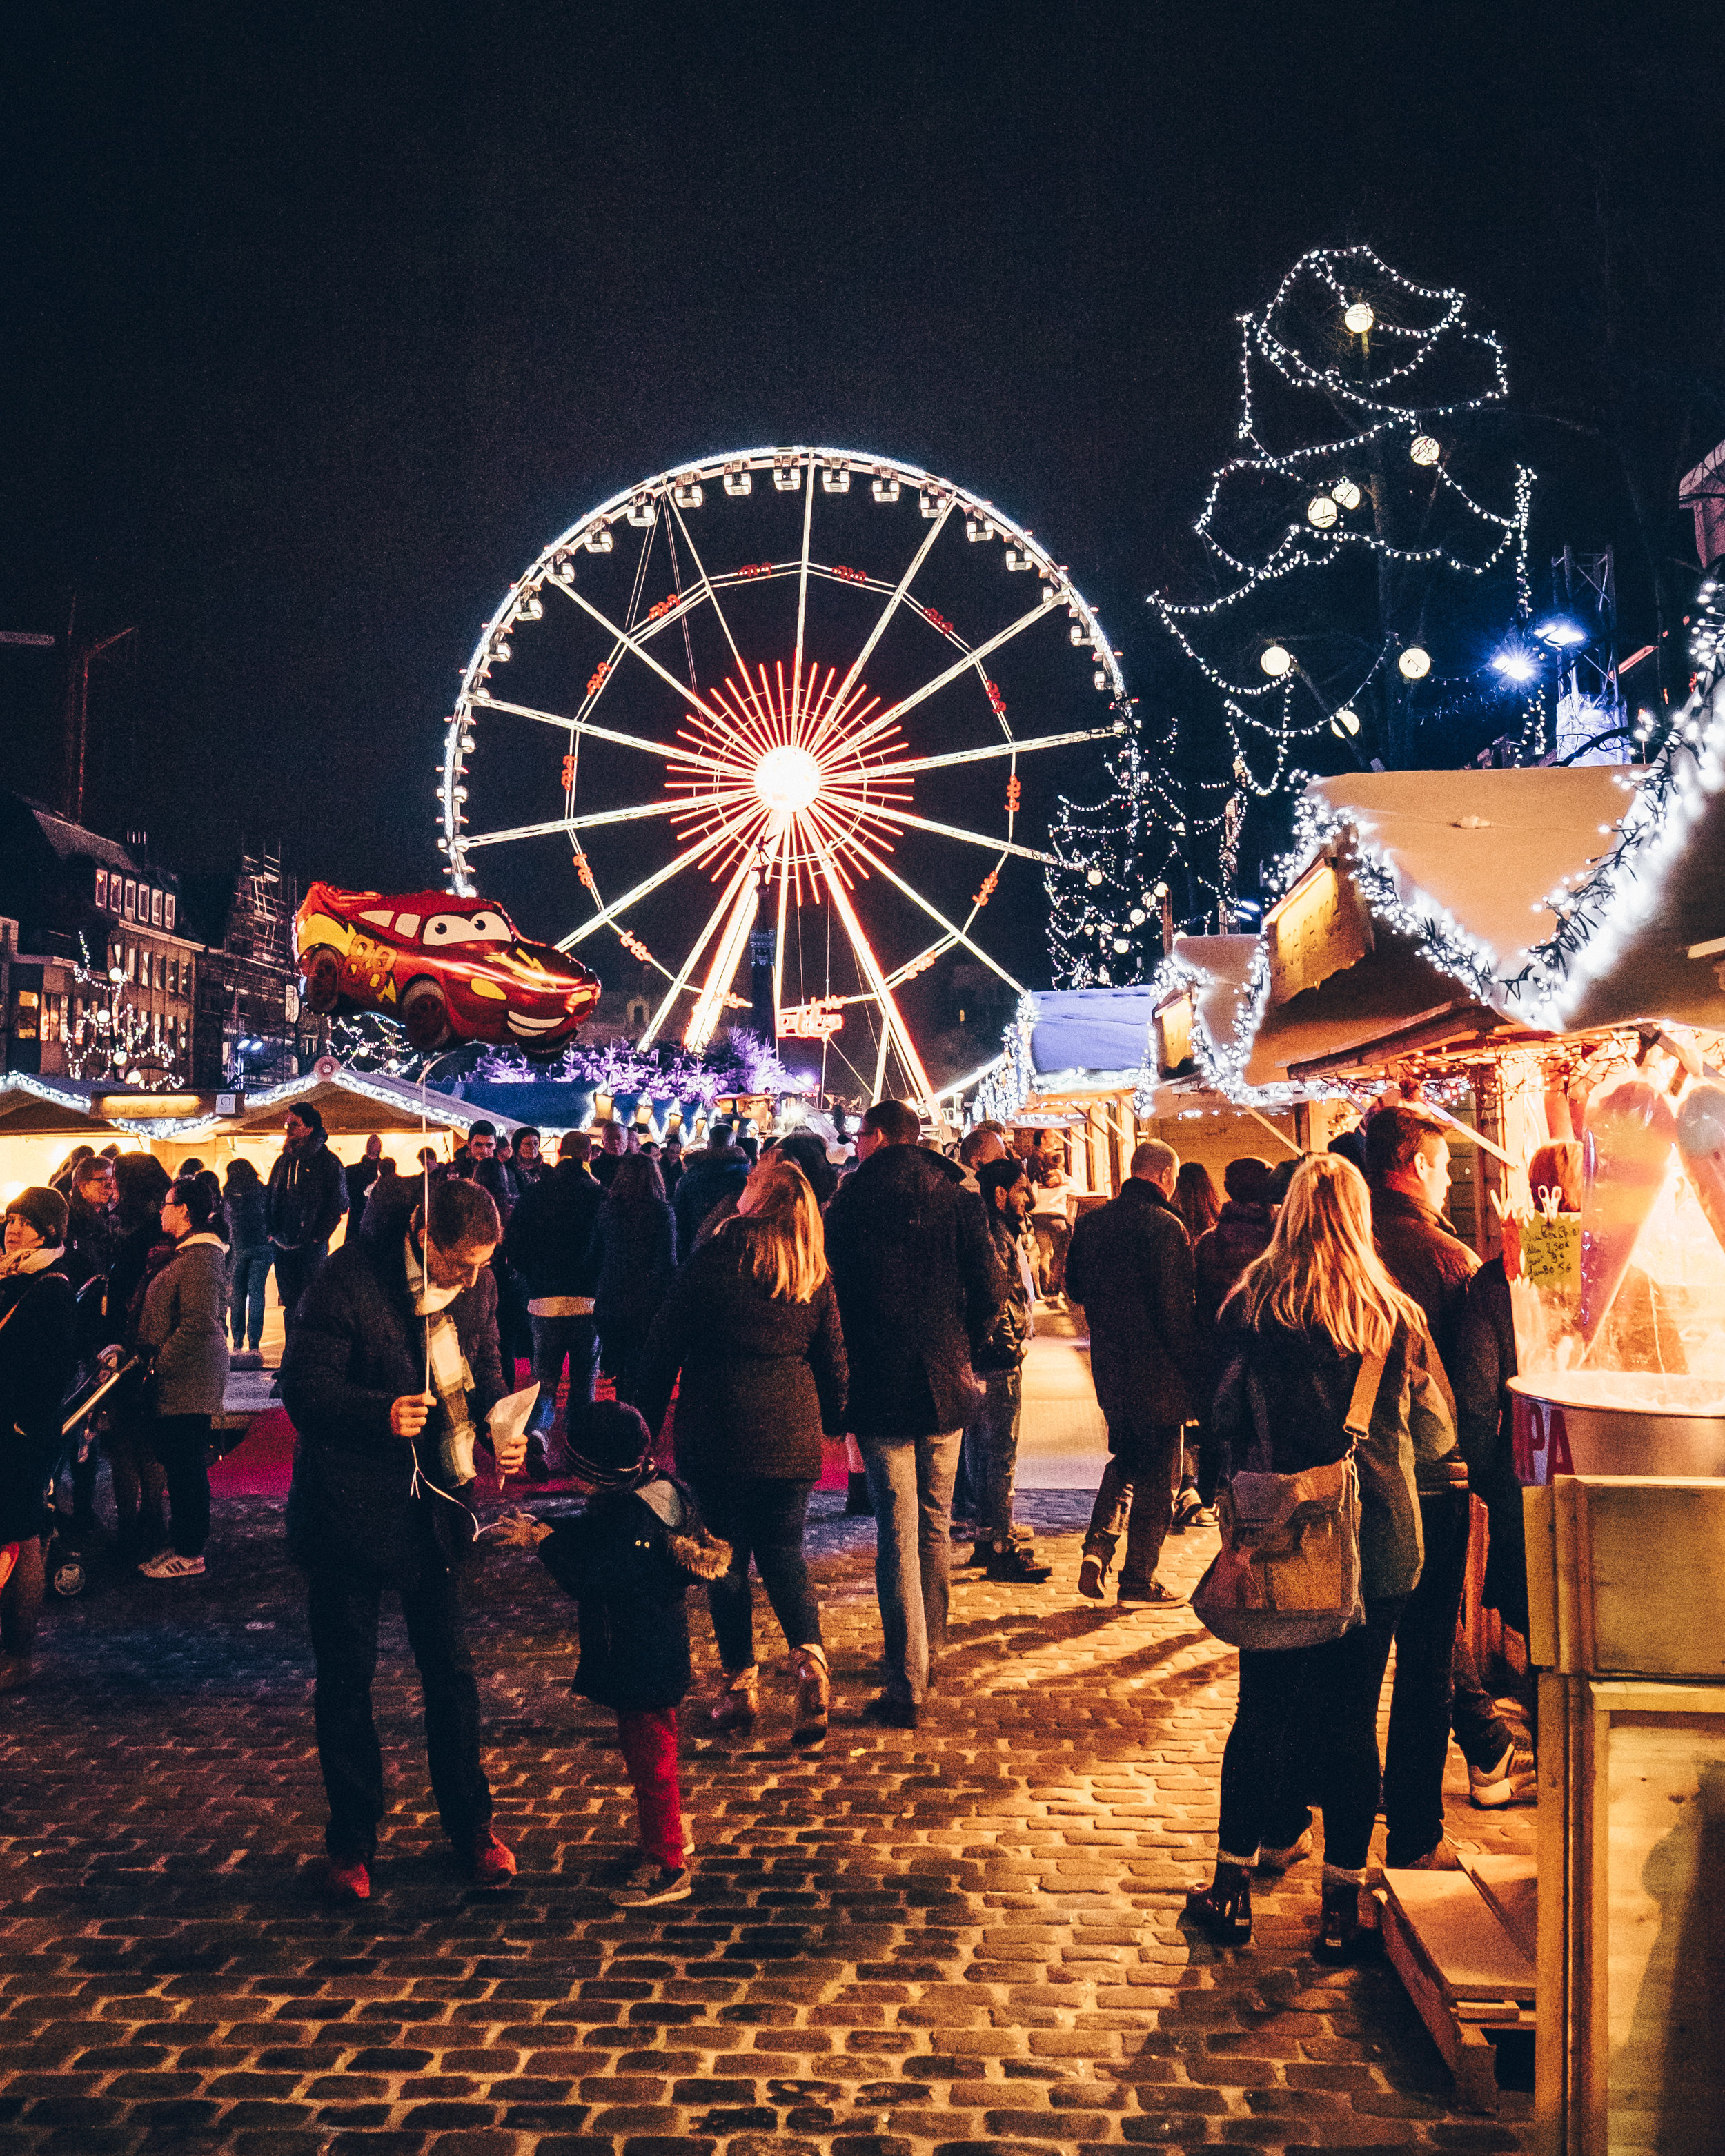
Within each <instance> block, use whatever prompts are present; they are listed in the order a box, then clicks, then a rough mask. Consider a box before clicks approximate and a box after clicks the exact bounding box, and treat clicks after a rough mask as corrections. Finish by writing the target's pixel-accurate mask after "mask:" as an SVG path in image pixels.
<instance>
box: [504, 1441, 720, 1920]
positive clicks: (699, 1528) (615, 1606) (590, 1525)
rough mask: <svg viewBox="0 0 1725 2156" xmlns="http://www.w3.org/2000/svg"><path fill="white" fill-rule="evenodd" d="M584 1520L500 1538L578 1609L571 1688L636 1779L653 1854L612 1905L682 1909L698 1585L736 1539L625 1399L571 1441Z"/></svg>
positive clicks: (631, 1867) (512, 1529) (646, 1848)
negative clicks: (685, 1727)
mask: <svg viewBox="0 0 1725 2156" xmlns="http://www.w3.org/2000/svg"><path fill="white" fill-rule="evenodd" d="M652 1443H653V1440H652V1437H651V1435H650V1433H649V1430H648V1428H647V1425H646V1424H645V1423H644V1421H643V1420H642V1419H641V1418H640V1416H639V1414H636V1412H635V1410H634V1409H633V1408H631V1407H625V1406H624V1404H622V1402H621V1401H613V1400H600V1401H596V1402H595V1403H594V1404H593V1405H592V1406H591V1407H589V1408H588V1409H586V1410H585V1412H584V1413H583V1414H580V1415H578V1417H577V1418H576V1419H575V1420H574V1422H573V1424H572V1427H571V1429H570V1430H569V1433H568V1437H567V1448H568V1452H569V1457H570V1460H571V1462H572V1479H573V1481H574V1482H575V1483H576V1486H578V1488H580V1489H583V1490H584V1491H586V1492H587V1493H588V1504H587V1508H586V1510H585V1511H584V1512H582V1513H580V1514H579V1515H578V1517H576V1518H573V1519H569V1520H561V1521H559V1522H557V1524H556V1525H555V1526H552V1524H551V1523H550V1522H547V1521H545V1520H536V1519H534V1518H532V1517H531V1516H530V1515H529V1514H527V1513H525V1512H516V1513H513V1514H511V1515H510V1516H509V1517H507V1518H506V1519H504V1520H502V1521H501V1522H499V1523H498V1527H496V1529H495V1530H494V1532H493V1537H492V1539H493V1540H494V1541H495V1542H496V1543H501V1544H502V1545H503V1546H504V1547H506V1548H515V1549H531V1548H534V1547H535V1546H537V1548H538V1551H539V1555H540V1557H541V1558H542V1561H543V1562H544V1563H545V1565H546V1567H547V1570H548V1571H549V1572H550V1573H551V1576H552V1578H553V1579H555V1580H556V1582H557V1584H558V1586H559V1587H561V1588H562V1589H563V1590H564V1592H565V1593H566V1594H572V1595H573V1597H574V1598H575V1600H576V1602H577V1604H578V1617H577V1628H578V1636H579V1639H580V1642H581V1661H580V1663H579V1665H578V1667H577V1669H576V1671H575V1682H574V1686H573V1689H574V1690H575V1691H578V1692H579V1693H580V1694H581V1695H582V1696H583V1697H585V1698H588V1699H590V1700H593V1701H596V1702H598V1705H599V1706H601V1707H613V1708H614V1709H615V1710H616V1713H617V1735H618V1739H619V1743H621V1745H622V1748H623V1756H624V1761H625V1762H626V1763H627V1765H628V1768H629V1779H630V1780H631V1781H632V1782H633V1783H634V1790H635V1802H636V1805H637V1807H638V1809H639V1815H640V1830H641V1846H640V1848H639V1851H633V1852H631V1854H630V1855H629V1856H627V1857H626V1858H624V1860H623V1861H622V1862H621V1864H620V1865H619V1867H618V1876H617V1877H616V1879H615V1880H614V1881H607V1882H606V1884H607V1885H608V1888H609V1891H610V1895H611V1899H612V1901H613V1902H615V1903H616V1904H617V1905H618V1906H619V1907H622V1908H646V1907H649V1906H652V1905H654V1904H656V1903H658V1902H680V1901H683V1900H685V1898H686V1897H687V1896H688V1894H689V1892H690V1891H691V1890H690V1884H689V1866H688V1861H687V1857H686V1854H685V1848H684V1841H683V1815H682V1802H681V1797H680V1792H679V1789H678V1786H677V1706H678V1702H680V1700H681V1699H682V1698H683V1697H684V1695H685V1693H686V1692H687V1691H688V1689H689V1685H690V1679H691V1671H690V1666H689V1619H688V1614H687V1612H686V1610H685V1607H684V1598H685V1595H686V1594H687V1592H688V1589H689V1585H690V1583H691V1581H692V1580H697V1579H699V1580H710V1579H717V1578H721V1576H722V1575H723V1573H724V1572H725V1570H726V1567H727V1566H728V1565H729V1563H730V1562H731V1552H730V1548H729V1547H728V1545H727V1544H726V1543H721V1542H719V1541H717V1540H716V1539H715V1538H714V1537H712V1536H711V1535H710V1534H709V1533H708V1532H707V1531H706V1527H704V1526H703V1525H702V1523H701V1515H700V1514H699V1512H697V1511H696V1507H695V1501H694V1499H693V1498H692V1497H691V1496H690V1495H689V1492H688V1491H686V1490H685V1488H684V1487H683V1486H682V1484H681V1483H680V1482H678V1481H675V1480H674V1479H673V1477H671V1476H669V1475H667V1474H665V1472H664V1471H663V1470H662V1469H660V1468H659V1467H657V1466H655V1465H654V1462H653V1460H652V1459H651V1457H650V1454H651V1449H652Z"/></svg>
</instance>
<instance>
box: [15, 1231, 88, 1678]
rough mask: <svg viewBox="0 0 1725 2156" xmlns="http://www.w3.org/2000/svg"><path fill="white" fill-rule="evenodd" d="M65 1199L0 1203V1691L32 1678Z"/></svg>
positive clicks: (67, 1296) (60, 1392) (56, 1385)
mask: <svg viewBox="0 0 1725 2156" xmlns="http://www.w3.org/2000/svg"><path fill="white" fill-rule="evenodd" d="M65 1240H66V1201H65V1199H64V1198H63V1197H61V1195H60V1193H59V1191H57V1190H47V1189H29V1190H23V1191H20V1192H19V1193H18V1196H17V1197H16V1198H14V1199H13V1201H12V1203H11V1204H9V1205H8V1207H7V1209H6V1238H5V1251H4V1255H3V1256H0V1563H3V1561H4V1554H3V1553H4V1548H6V1547H10V1546H13V1545H15V1546H16V1548H15V1552H14V1554H13V1558H12V1562H11V1565H10V1568H9V1570H8V1571H7V1573H6V1574H5V1584H4V1585H3V1586H0V1691H18V1688H19V1687H20V1686H23V1685H26V1684H28V1682H29V1681H30V1655H31V1652H32V1650H33V1648H34V1646H35V1644H36V1620H37V1619H38V1617H39V1615H40V1614H41V1610H42V1589H43V1564H42V1537H43V1533H44V1529H45V1527H46V1526H47V1519H46V1514H45V1508H44V1504H43V1492H44V1490H45V1489H46V1487H47V1485H48V1478H49V1474H50V1473H51V1472H52V1471H53V1467H54V1461H55V1460H56V1458H57V1457H58V1456H59V1449H60V1404H61V1402H62V1401H63V1400H64V1398H65V1394H66V1389H67V1387H68V1386H69V1384H70V1383H71V1381H72V1372H73V1368H74V1365H75V1364H76V1362H77V1359H78V1347H77V1337H76V1333H77V1314H78V1312H77V1302H76V1299H75V1298H74V1295H73V1292H72V1283H71V1282H70V1281H69V1280H68V1279H67V1277H66V1276H65V1274H64V1271H62V1270H60V1261H61V1260H62V1258H63V1256H64V1250H65Z"/></svg>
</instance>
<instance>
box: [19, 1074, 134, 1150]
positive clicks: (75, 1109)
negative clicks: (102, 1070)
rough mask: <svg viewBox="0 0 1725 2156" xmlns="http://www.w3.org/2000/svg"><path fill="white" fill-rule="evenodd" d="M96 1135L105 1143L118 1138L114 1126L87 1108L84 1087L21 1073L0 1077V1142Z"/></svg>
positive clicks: (71, 1081) (66, 1080)
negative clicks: (11, 1139)
mask: <svg viewBox="0 0 1725 2156" xmlns="http://www.w3.org/2000/svg"><path fill="white" fill-rule="evenodd" d="M93 1132H100V1133H101V1135H102V1137H104V1138H105V1139H108V1138H114V1137H118V1136H120V1135H121V1129H120V1127H119V1126H118V1125H116V1124H114V1123H110V1122H107V1121H106V1120H105V1118H104V1117H103V1116H99V1115H97V1114H96V1112H95V1109H94V1108H93V1107H92V1106H91V1105H90V1086H89V1085H88V1084H87V1083H85V1082H83V1081H80V1080H78V1079H76V1078H36V1077H33V1076H32V1075H30V1074H29V1073H28V1071H23V1070H8V1071H6V1072H4V1073H3V1074H0V1138H30V1137H85V1136H88V1135H90V1134H91V1133H93Z"/></svg>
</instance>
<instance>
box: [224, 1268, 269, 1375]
mask: <svg viewBox="0 0 1725 2156" xmlns="http://www.w3.org/2000/svg"><path fill="white" fill-rule="evenodd" d="M274 1260H275V1252H274V1251H273V1250H271V1249H270V1245H268V1244H267V1243H265V1244H264V1245H263V1246H262V1247H261V1248H260V1249H259V1250H236V1251H235V1252H234V1306H233V1322H232V1326H231V1328H230V1329H231V1330H232V1332H233V1334H234V1346H235V1347H244V1346H245V1345H246V1344H247V1342H248V1341H249V1342H250V1344H251V1348H252V1353H254V1354H255V1353H257V1351H258V1348H259V1346H260V1345H261V1344H262V1342H263V1338H264V1289H265V1288H267V1287H268V1286H269V1285H270V1265H271V1264H272V1263H273V1262H274Z"/></svg>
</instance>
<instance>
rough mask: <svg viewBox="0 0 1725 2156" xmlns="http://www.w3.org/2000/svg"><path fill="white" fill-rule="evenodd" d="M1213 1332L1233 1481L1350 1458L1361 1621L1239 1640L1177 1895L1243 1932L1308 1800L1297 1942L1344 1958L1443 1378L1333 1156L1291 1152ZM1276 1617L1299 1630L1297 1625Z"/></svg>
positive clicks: (1292, 1852)
mask: <svg viewBox="0 0 1725 2156" xmlns="http://www.w3.org/2000/svg"><path fill="white" fill-rule="evenodd" d="M1221 1324H1222V1327H1223V1332H1224V1350H1227V1351H1229V1359H1228V1365H1227V1370H1226V1374H1225V1375H1224V1378H1223V1379H1222V1383H1221V1385H1220V1388H1219V1391H1218V1393H1217V1396H1216V1403H1215V1409H1214V1427H1215V1431H1216V1435H1217V1437H1218V1439H1219V1441H1220V1443H1221V1444H1222V1445H1223V1446H1224V1449H1225V1454H1226V1459H1227V1466H1228V1470H1229V1472H1230V1475H1233V1474H1238V1473H1240V1472H1241V1471H1245V1473H1244V1474H1243V1475H1242V1476H1241V1480H1242V1481H1243V1482H1245V1483H1249V1484H1250V1483H1256V1484H1258V1485H1259V1486H1260V1488H1261V1487H1262V1486H1265V1485H1266V1484H1268V1482H1269V1481H1270V1478H1271V1477H1273V1476H1295V1475H1300V1474H1301V1473H1303V1472H1306V1471H1313V1470H1318V1471H1321V1470H1323V1469H1326V1468H1331V1467H1333V1466H1335V1465H1336V1464H1337V1463H1338V1462H1343V1461H1346V1460H1349V1459H1350V1457H1351V1459H1352V1461H1353V1475H1354V1476H1357V1478H1358V1514H1357V1517H1358V1587H1359V1594H1360V1595H1361V1597H1362V1598H1363V1604H1364V1609H1363V1618H1364V1621H1363V1622H1353V1623H1350V1622H1349V1621H1348V1615H1347V1614H1345V1613H1344V1614H1343V1615H1341V1616H1340V1617H1339V1618H1338V1619H1337V1623H1338V1624H1346V1625H1348V1629H1347V1630H1343V1631H1341V1632H1340V1634H1339V1636H1337V1637H1334V1638H1330V1639H1327V1640H1322V1643H1321V1644H1319V1645H1298V1646H1291V1647H1286V1648H1283V1649H1280V1650H1275V1649H1270V1648H1267V1647H1258V1648H1254V1647H1251V1646H1246V1647H1243V1648H1242V1650H1241V1652H1240V1701H1239V1705H1238V1707H1236V1709H1235V1718H1234V1727H1233V1728H1232V1730H1231V1731H1230V1733H1229V1738H1228V1745H1227V1749H1226V1751H1225V1752H1224V1755H1223V1759H1222V1789H1221V1822H1220V1830H1219V1835H1218V1846H1217V1851H1216V1873H1215V1877H1214V1880H1213V1881H1212V1882H1211V1884H1210V1885H1209V1886H1208V1887H1206V1888H1194V1890H1193V1891H1192V1892H1190V1893H1189V1894H1188V1896H1187V1897H1186V1911H1187V1914H1188V1915H1189V1916H1190V1917H1194V1918H1195V1919H1196V1920H1197V1922H1199V1923H1200V1924H1202V1925H1203V1926H1204V1928H1205V1929H1206V1930H1207V1931H1209V1933H1211V1934H1212V1935H1213V1936H1214V1937H1215V1938H1220V1939H1224V1940H1229V1941H1233V1942H1235V1943H1244V1942H1245V1940H1247V1939H1249V1938H1250V1937H1251V1928H1252V1904H1251V1875H1252V1872H1253V1871H1254V1869H1255V1868H1256V1867H1258V1866H1263V1867H1264V1868H1266V1869H1267V1870H1269V1871H1277V1872H1279V1871H1285V1870H1286V1868H1287V1866H1288V1865H1289V1864H1291V1863H1292V1862H1293V1861H1295V1860H1296V1858H1297V1857H1300V1856H1304V1855H1305V1854H1306V1853H1307V1851H1308V1850H1309V1849H1310V1847H1311V1839H1310V1835H1309V1831H1308V1830H1309V1826H1310V1821H1311V1815H1310V1813H1309V1812H1308V1811H1307V1799H1308V1797H1310V1798H1311V1799H1312V1800H1313V1801H1315V1802H1316V1803H1317V1804H1319V1805H1320V1806H1321V1808H1322V1812H1323V1820H1324V1869H1323V1897H1322V1918H1321V1922H1320V1927H1319V1933H1318V1938H1317V1942H1316V1944H1315V1946H1314V1949H1313V1951H1314V1952H1315V1953H1316V1954H1317V1957H1318V1958H1319V1959H1321V1960H1325V1961H1332V1962H1340V1961H1345V1960H1347V1959H1348V1958H1350V1956H1351V1955H1352V1954H1353V1952H1354V1950H1355V1948H1356V1947H1357V1945H1358V1938H1359V1929H1360V1926H1359V1912H1358V1898H1359V1890H1360V1886H1361V1884H1362V1882H1363V1878H1364V1874H1365V1864H1366V1856H1367V1851H1368V1847H1369V1845H1370V1842H1371V1836H1372V1825H1373V1818H1374V1816H1375V1815H1376V1811H1377V1803H1378V1728H1377V1718H1378V1696H1379V1694H1380V1692H1381V1691H1382V1690H1383V1685H1384V1666H1385V1665H1386V1663H1387V1662H1388V1661H1389V1648H1390V1642H1391V1640H1392V1639H1393V1638H1394V1632H1395V1626H1396V1620H1397V1619H1398V1618H1399V1615H1400V1614H1401V1610H1402V1607H1403V1604H1404V1603H1405V1602H1406V1600H1407V1598H1408V1596H1409V1594H1410V1593H1411V1591H1412V1589H1413V1588H1414V1583H1415V1582H1416V1581H1417V1580H1418V1578H1419V1577H1420V1562H1421V1557H1422V1549H1421V1543H1420V1500H1419V1496H1418V1492H1417V1490H1416V1487H1415V1482H1414V1467H1415V1461H1416V1459H1436V1458H1439V1457H1440V1456H1442V1455H1445V1454H1446V1453H1448V1452H1450V1451H1451V1450H1454V1448H1455V1419H1454V1415H1453V1413H1452V1409H1451V1405H1450V1394H1449V1389H1448V1386H1447V1384H1446V1383H1445V1379H1444V1378H1443V1375H1442V1371H1441V1367H1440V1364H1439V1363H1438V1360H1437V1356H1436V1353H1435V1350H1434V1348H1433V1347H1432V1344H1431V1340H1430V1335H1429V1333H1428V1332H1427V1331H1426V1327H1425V1318H1424V1317H1422V1316H1421V1314H1420V1310H1419V1307H1418V1306H1417V1305H1415V1304H1414V1302H1412V1301H1409V1298H1408V1297H1407V1296H1404V1294H1402V1292H1401V1291H1400V1290H1399V1288H1397V1287H1396V1286H1395V1284H1394V1281H1392V1280H1391V1279H1390V1277H1389V1274H1388V1272H1386V1271H1385V1270H1384V1265H1383V1262H1382V1260H1380V1259H1379V1258H1378V1254H1377V1251H1376V1250H1375V1249H1374V1248H1373V1242H1372V1210H1371V1199H1370V1197H1369V1194H1368V1191H1367V1188H1366V1183H1365V1178H1364V1177H1363V1176H1362V1175H1361V1173H1359V1170H1358V1168H1355V1167H1354V1166H1353V1164H1352V1163H1351V1162H1348V1161H1346V1160H1343V1159H1342V1158H1339V1157H1338V1156H1332V1155H1319V1156H1317V1157H1316V1158H1312V1159H1307V1160H1305V1161H1302V1162H1301V1164H1300V1166H1299V1168H1297V1169H1296V1172H1295V1174H1294V1177H1293V1179H1292V1181H1291V1183H1290V1184H1289V1187H1288V1193H1287V1198H1286V1203H1285V1204H1283V1206H1282V1209H1281V1214H1280V1215H1279V1216H1278V1218H1277V1220H1276V1233H1275V1235H1274V1237H1273V1238H1272V1240H1271V1245H1270V1247H1269V1249H1268V1250H1266V1252H1265V1253H1264V1255H1263V1256H1262V1257H1260V1258H1258V1259H1256V1260H1254V1262H1253V1263H1252V1264H1251V1265H1250V1266H1248V1267H1247V1269H1246V1270H1245V1273H1244V1274H1243V1275H1242V1276H1241V1278H1240V1284H1239V1286H1237V1287H1236V1288H1235V1291H1234V1292H1233V1294H1232V1295H1231V1296H1230V1297H1229V1299H1228V1301H1226V1302H1225V1303H1224V1306H1223V1309H1222V1315H1221ZM1374 1369H1375V1370H1378V1371H1379V1372H1380V1373H1381V1374H1379V1375H1378V1377H1377V1378H1376V1379H1375V1382H1374V1381H1373V1371H1374ZM1366 1395H1369V1398H1368V1397H1365V1396H1366ZM1355 1433H1358V1440H1357V1442H1356V1435H1355ZM1319 1479H1320V1478H1318V1477H1314V1481H1317V1480H1319ZM1332 1479H1333V1478H1332ZM1226 1512H1227V1506H1226V1499H1225V1495H1224V1515H1225V1513H1226ZM1353 1517H1354V1514H1353V1508H1352V1507H1351V1506H1350V1507H1349V1508H1348V1519H1349V1522H1351V1521H1352V1519H1353ZM1349 1554H1350V1556H1351V1554H1352V1553H1351V1552H1350V1553H1349ZM1194 1600H1195V1601H1198V1600H1199V1598H1194ZM1200 1614H1202V1609H1201V1606H1200ZM1288 1629H1289V1630H1290V1631H1291V1633H1293V1634H1295V1635H1297V1634H1298V1632H1299V1630H1300V1626H1299V1624H1298V1622H1297V1621H1295V1622H1292V1623H1291V1624H1290V1625H1289V1628H1288ZM1271 1631H1273V1625H1272V1626H1268V1627H1266V1628H1265V1634H1266V1635H1268V1634H1269V1633H1270V1632H1271Z"/></svg>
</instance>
